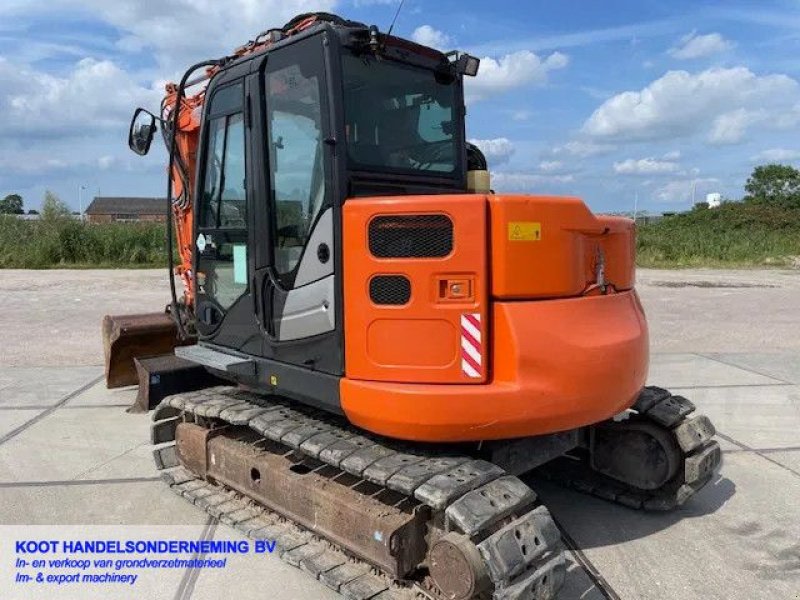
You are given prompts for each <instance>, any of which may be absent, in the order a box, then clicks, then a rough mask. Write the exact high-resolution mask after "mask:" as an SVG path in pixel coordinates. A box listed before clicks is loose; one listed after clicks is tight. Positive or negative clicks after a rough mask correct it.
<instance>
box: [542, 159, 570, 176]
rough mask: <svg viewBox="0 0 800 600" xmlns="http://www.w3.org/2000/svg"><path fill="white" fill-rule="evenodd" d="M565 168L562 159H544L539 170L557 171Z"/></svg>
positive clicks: (545, 171) (546, 171)
mask: <svg viewBox="0 0 800 600" xmlns="http://www.w3.org/2000/svg"><path fill="white" fill-rule="evenodd" d="M563 168H564V163H563V162H561V161H560V160H543V161H542V162H540V163H539V170H540V171H542V172H543V173H557V172H558V171H561V170H562V169H563Z"/></svg>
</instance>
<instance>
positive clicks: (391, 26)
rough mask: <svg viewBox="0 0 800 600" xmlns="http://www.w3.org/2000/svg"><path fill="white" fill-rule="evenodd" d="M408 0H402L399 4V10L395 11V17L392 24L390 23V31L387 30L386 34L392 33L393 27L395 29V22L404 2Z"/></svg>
mask: <svg viewBox="0 0 800 600" xmlns="http://www.w3.org/2000/svg"><path fill="white" fill-rule="evenodd" d="M405 1H406V0H400V4H398V5H397V10H396V11H395V13H394V19H392V24H391V25H389V31H387V32H386V35H387V36H389V35H392V29H394V24H395V23H396V22H397V16H398V15H399V14H400V10H401V9H402V8H403V2H405Z"/></svg>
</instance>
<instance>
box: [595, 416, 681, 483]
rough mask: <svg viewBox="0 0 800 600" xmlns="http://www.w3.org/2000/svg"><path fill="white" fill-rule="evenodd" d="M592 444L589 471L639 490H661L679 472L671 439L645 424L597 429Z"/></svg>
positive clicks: (678, 451)
mask: <svg viewBox="0 0 800 600" xmlns="http://www.w3.org/2000/svg"><path fill="white" fill-rule="evenodd" d="M591 444H592V445H591V449H592V452H591V467H592V469H594V470H595V471H597V472H598V473H602V474H603V475H607V476H608V477H612V478H613V479H616V480H617V481H621V482H623V483H625V484H627V485H631V486H633V487H635V488H638V489H640V490H656V489H658V488H660V487H661V486H663V485H664V484H666V483H667V482H669V481H670V480H671V479H672V478H673V477H675V475H676V474H677V473H678V471H679V469H680V468H681V458H682V455H681V449H680V448H679V447H678V444H677V443H676V442H675V439H674V437H673V436H672V435H671V433H670V432H669V431H668V430H665V429H664V428H663V427H659V426H658V425H656V424H655V423H651V422H648V421H635V420H629V421H623V422H621V423H613V422H612V423H602V424H600V425H596V426H595V427H593V428H592V430H591Z"/></svg>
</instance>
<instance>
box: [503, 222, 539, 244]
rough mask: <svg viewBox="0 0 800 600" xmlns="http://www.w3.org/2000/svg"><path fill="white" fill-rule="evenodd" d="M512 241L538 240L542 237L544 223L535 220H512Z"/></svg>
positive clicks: (509, 231)
mask: <svg viewBox="0 0 800 600" xmlns="http://www.w3.org/2000/svg"><path fill="white" fill-rule="evenodd" d="M508 239H509V241H511V242H538V241H540V240H541V239H542V224H541V223H534V222H533V221H511V222H510V223H509V224H508Z"/></svg>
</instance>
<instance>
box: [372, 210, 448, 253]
mask: <svg viewBox="0 0 800 600" xmlns="http://www.w3.org/2000/svg"><path fill="white" fill-rule="evenodd" d="M369 251H370V253H371V254H372V255H373V256H375V257H376V258H441V257H443V256H447V255H448V254H450V253H451V252H452V251H453V222H452V221H451V220H450V218H449V217H447V216H446V215H396V216H382V217H375V218H374V219H372V221H370V224H369Z"/></svg>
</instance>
